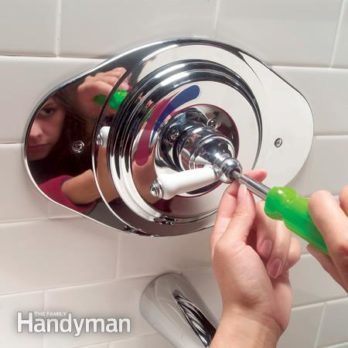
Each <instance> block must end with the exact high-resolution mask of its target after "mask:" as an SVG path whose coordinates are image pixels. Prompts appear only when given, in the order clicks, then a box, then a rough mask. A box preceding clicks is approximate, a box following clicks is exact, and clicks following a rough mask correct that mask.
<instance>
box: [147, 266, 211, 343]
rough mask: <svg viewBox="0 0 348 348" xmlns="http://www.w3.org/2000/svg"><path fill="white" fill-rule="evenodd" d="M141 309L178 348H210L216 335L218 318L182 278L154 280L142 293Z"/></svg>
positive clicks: (164, 277)
mask: <svg viewBox="0 0 348 348" xmlns="http://www.w3.org/2000/svg"><path fill="white" fill-rule="evenodd" d="M140 310H141V313H142V315H143V317H144V318H145V319H146V320H147V321H148V322H149V323H150V325H152V326H153V328H154V329H156V330H157V331H159V332H160V333H161V334H162V335H163V336H164V337H166V338H167V339H168V340H169V341H170V342H171V343H172V344H173V345H174V346H175V347H176V348H188V347H190V348H199V347H209V346H210V344H211V341H212V340H213V337H214V335H215V331H216V329H215V327H216V319H215V318H214V317H213V315H212V314H211V312H210V311H209V309H208V308H207V307H206V305H205V304H204V302H203V300H202V299H201V297H200V296H199V295H198V294H197V292H196V291H195V289H194V288H193V287H192V285H191V284H190V283H189V282H188V281H187V280H186V279H185V278H184V277H183V276H182V275H179V274H176V273H168V274H164V275H161V276H159V277H158V278H156V279H154V280H153V281H152V282H151V283H150V284H149V285H148V286H147V287H146V289H145V290H144V292H143V294H142V297H141V300H140Z"/></svg>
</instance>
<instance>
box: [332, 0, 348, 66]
mask: <svg viewBox="0 0 348 348" xmlns="http://www.w3.org/2000/svg"><path fill="white" fill-rule="evenodd" d="M345 4H346V0H342V3H341V8H340V14H339V16H338V21H337V27H336V34H335V40H334V45H333V48H332V54H331V59H330V68H332V66H333V64H334V60H335V58H336V54H337V47H338V41H339V37H340V31H341V27H342V23H343V15H344V11H345V7H346V6H345Z"/></svg>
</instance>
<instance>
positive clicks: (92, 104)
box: [77, 67, 129, 117]
mask: <svg viewBox="0 0 348 348" xmlns="http://www.w3.org/2000/svg"><path fill="white" fill-rule="evenodd" d="M125 72H126V69H124V68H121V67H119V68H115V69H112V70H110V71H106V72H100V73H97V74H96V75H94V76H87V77H86V78H85V80H84V81H83V82H82V83H81V84H80V85H79V86H78V87H77V100H78V103H79V105H80V108H81V110H82V112H83V113H84V115H86V116H90V117H96V116H98V115H99V113H100V111H101V106H100V105H99V104H98V103H97V102H96V101H95V100H94V97H95V96H97V95H105V96H108V95H109V93H110V92H111V91H112V89H113V87H114V86H115V84H116V83H117V82H118V80H119V79H120V78H121V77H122V76H123V75H124V74H125ZM120 89H124V90H128V89H129V84H128V82H127V81H124V82H122V83H121V85H120Z"/></svg>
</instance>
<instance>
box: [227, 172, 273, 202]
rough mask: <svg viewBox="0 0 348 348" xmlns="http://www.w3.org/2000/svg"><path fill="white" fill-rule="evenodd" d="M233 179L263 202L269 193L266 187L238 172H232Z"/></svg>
mask: <svg viewBox="0 0 348 348" xmlns="http://www.w3.org/2000/svg"><path fill="white" fill-rule="evenodd" d="M233 178H234V179H236V180H238V181H239V182H240V183H241V184H244V185H245V186H246V187H247V188H248V190H250V191H251V192H252V193H254V194H255V195H256V196H258V197H260V198H261V199H263V200H265V199H266V196H267V193H268V191H269V187H267V186H266V185H264V184H262V183H260V182H257V181H255V180H253V179H251V178H249V177H248V176H247V175H243V174H241V173H238V172H233Z"/></svg>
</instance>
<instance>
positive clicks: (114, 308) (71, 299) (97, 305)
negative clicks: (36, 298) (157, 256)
mask: <svg viewBox="0 0 348 348" xmlns="http://www.w3.org/2000/svg"><path fill="white" fill-rule="evenodd" d="M150 281H151V279H150V278H138V279H130V280H123V281H114V282H105V283H100V284H95V285H89V286H79V287H72V288H65V289H57V290H50V291H47V292H46V296H45V310H46V311H62V312H67V313H71V315H72V316H73V317H74V318H85V317H87V318H88V317H89V318H105V319H106V318H116V319H122V318H124V319H128V318H129V319H130V331H131V332H130V333H128V332H119V333H104V334H103V333H100V332H99V333H92V332H89V333H81V335H80V336H78V337H74V336H73V335H70V334H68V335H67V334H56V335H45V337H44V348H61V347H64V348H70V347H76V346H77V347H79V346H85V345H92V344H97V343H99V342H107V341H110V342H111V341H116V340H121V339H123V340H126V339H131V338H134V337H136V336H140V335H146V334H154V333H155V332H154V330H153V329H152V328H151V327H150V326H149V325H148V324H147V322H146V320H145V319H143V317H142V315H141V313H140V310H139V303H140V296H141V294H142V292H143V290H144V289H145V287H146V286H147V284H148V283H149V282H150Z"/></svg>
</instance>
